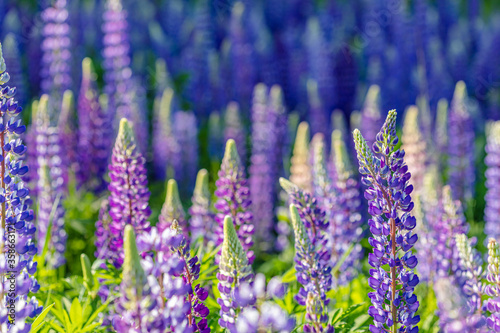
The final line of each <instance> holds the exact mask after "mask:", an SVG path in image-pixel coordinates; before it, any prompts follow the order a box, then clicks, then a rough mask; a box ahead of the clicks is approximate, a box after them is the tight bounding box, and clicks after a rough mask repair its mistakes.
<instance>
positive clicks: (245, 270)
mask: <svg viewBox="0 0 500 333" xmlns="http://www.w3.org/2000/svg"><path fill="white" fill-rule="evenodd" d="M223 225H224V227H223V229H224V232H223V235H224V236H223V239H224V240H223V242H222V249H221V257H220V262H219V272H218V273H217V279H218V280H219V283H218V285H217V289H219V291H220V297H219V298H218V299H217V303H218V304H219V305H220V307H221V309H220V318H219V325H220V326H221V327H225V328H227V329H229V331H230V332H237V331H236V327H235V324H236V320H237V319H238V314H239V313H240V312H241V309H242V308H244V307H246V306H252V305H253V304H254V303H255V298H254V297H248V296H250V295H249V293H245V292H243V291H241V290H239V292H237V290H238V289H239V288H241V287H242V284H243V283H245V282H251V281H252V279H253V273H252V267H251V266H250V264H249V262H248V259H247V257H248V254H247V253H245V250H244V248H243V246H242V244H241V242H240V237H239V236H238V235H237V233H236V230H235V229H234V223H233V219H232V218H231V216H229V215H227V216H225V217H224V223H223ZM237 296H242V297H237ZM243 296H246V297H243Z"/></svg>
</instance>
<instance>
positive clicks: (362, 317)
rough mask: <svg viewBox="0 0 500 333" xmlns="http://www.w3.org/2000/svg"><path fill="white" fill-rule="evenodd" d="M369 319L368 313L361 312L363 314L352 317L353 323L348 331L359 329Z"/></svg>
mask: <svg viewBox="0 0 500 333" xmlns="http://www.w3.org/2000/svg"><path fill="white" fill-rule="evenodd" d="M369 320H370V315H369V314H363V315H360V316H358V317H356V319H354V325H353V326H352V327H351V330H350V331H349V332H354V331H356V330H358V329H360V328H361V327H362V326H363V325H365V324H366V323H367V321H369Z"/></svg>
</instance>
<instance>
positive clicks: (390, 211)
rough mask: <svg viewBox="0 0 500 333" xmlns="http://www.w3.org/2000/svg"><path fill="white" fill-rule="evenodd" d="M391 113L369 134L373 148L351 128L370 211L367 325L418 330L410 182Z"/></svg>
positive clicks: (383, 329) (377, 328) (381, 329)
mask: <svg viewBox="0 0 500 333" xmlns="http://www.w3.org/2000/svg"><path fill="white" fill-rule="evenodd" d="M396 116H397V113H396V111H395V110H391V111H389V114H388V115H387V119H386V121H385V123H384V125H383V126H382V129H381V130H380V132H379V133H378V134H377V135H376V137H375V142H374V143H373V147H372V149H373V152H372V150H371V149H370V148H369V147H368V144H367V142H366V141H365V139H364V138H363V136H362V135H361V133H360V132H359V130H357V129H356V130H354V132H353V135H354V143H355V146H356V151H357V154H358V162H359V172H360V173H361V174H362V175H363V176H362V182H363V184H364V185H366V186H367V189H366V190H365V198H366V199H367V200H368V212H369V213H370V215H371V216H372V218H371V219H370V220H369V221H368V226H369V227H370V231H371V232H372V234H373V237H370V238H369V243H370V245H371V246H372V247H373V253H370V254H369V256H368V263H369V264H370V266H372V267H373V268H372V269H370V275H371V277H370V278H369V279H368V284H369V285H370V287H372V288H373V289H375V291H374V292H371V293H369V297H370V299H371V301H372V306H371V307H370V308H369V310H368V314H369V315H370V316H372V317H373V319H374V324H373V325H370V331H371V332H374V333H375V332H390V330H391V329H393V328H397V327H398V326H399V331H400V332H408V333H413V332H418V326H416V325H417V324H418V322H419V321H420V316H418V315H416V311H417V310H418V306H419V302H418V301H417V296H416V295H415V294H414V293H413V291H414V289H415V286H416V285H417V284H418V282H419V279H418V276H417V275H416V274H415V273H414V271H413V269H414V268H415V267H416V266H417V263H418V261H417V258H416V256H414V255H413V254H412V252H411V248H412V247H413V245H414V244H415V242H416V241H417V239H418V236H417V234H412V232H411V230H413V229H414V228H415V226H416V219H415V217H413V216H412V215H410V212H411V210H412V209H413V206H414V203H413V202H412V200H411V196H410V194H411V192H412V191H413V186H412V185H410V184H408V180H409V179H410V177H411V174H410V173H409V172H408V166H407V165H406V164H405V163H404V160H403V157H404V155H405V152H404V150H400V149H396V147H395V146H396V145H397V144H398V141H399V139H398V137H397V135H396ZM385 265H388V266H389V269H390V270H389V271H387V270H386V268H384V266H385ZM397 286H399V289H396V287H397ZM387 301H389V302H390V303H389V304H387V303H386V302H387Z"/></svg>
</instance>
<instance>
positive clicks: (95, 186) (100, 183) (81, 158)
mask: <svg viewBox="0 0 500 333" xmlns="http://www.w3.org/2000/svg"><path fill="white" fill-rule="evenodd" d="M77 108H78V163H79V164H80V166H84V167H79V168H78V170H77V180H78V185H79V186H86V187H87V188H89V189H91V190H92V191H94V192H96V193H99V192H101V191H103V190H104V189H105V188H106V186H107V184H106V181H105V180H104V176H105V174H106V170H107V166H108V159H109V150H110V148H111V145H112V142H111V140H110V137H111V136H112V129H111V128H112V119H110V116H109V115H108V114H107V113H106V108H104V107H102V105H101V103H100V101H99V96H98V95H97V87H96V78H95V73H94V69H93V66H92V60H90V58H85V59H83V61H82V83H81V86H80V93H79V95H78V106H77Z"/></svg>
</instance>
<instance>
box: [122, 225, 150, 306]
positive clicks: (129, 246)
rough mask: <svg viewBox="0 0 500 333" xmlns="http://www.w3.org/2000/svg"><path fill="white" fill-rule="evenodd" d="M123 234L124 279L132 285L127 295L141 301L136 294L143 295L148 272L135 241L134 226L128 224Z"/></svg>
mask: <svg viewBox="0 0 500 333" xmlns="http://www.w3.org/2000/svg"><path fill="white" fill-rule="evenodd" d="M123 234H124V237H123V252H124V255H125V258H124V260H123V280H124V283H125V284H127V285H128V287H130V289H129V290H126V292H127V296H128V297H129V298H130V300H131V301H134V300H137V301H140V299H138V298H136V296H138V295H141V293H142V289H143V288H144V285H145V284H146V273H144V269H143V268H142V266H141V257H140V256H139V251H138V250H137V244H136V242H135V232H134V228H133V227H132V226H131V225H126V226H125V231H124V232H123Z"/></svg>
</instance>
